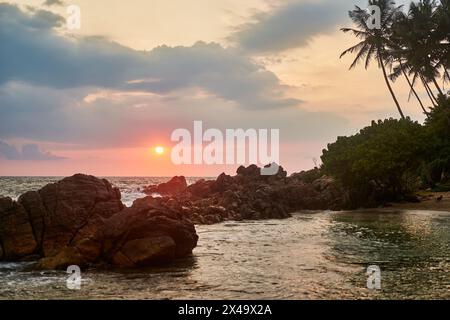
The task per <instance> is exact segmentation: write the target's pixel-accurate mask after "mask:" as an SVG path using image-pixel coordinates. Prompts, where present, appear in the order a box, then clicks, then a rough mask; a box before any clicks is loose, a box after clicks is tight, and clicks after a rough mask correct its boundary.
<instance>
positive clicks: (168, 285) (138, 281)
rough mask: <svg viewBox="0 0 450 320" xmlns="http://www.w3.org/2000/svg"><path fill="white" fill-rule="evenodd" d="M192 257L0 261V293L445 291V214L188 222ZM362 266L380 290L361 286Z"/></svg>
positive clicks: (448, 224) (429, 294)
mask: <svg viewBox="0 0 450 320" xmlns="http://www.w3.org/2000/svg"><path fill="white" fill-rule="evenodd" d="M197 232H198V234H199V236H200V239H199V243H198V247H197V248H196V249H195V250H194V254H193V256H192V257H190V258H187V259H183V260H181V261H178V262H176V263H174V264H173V265H171V266H168V267H164V268H150V269H146V270H139V271H136V270H135V271H133V270H128V271H121V272H118V271H115V272H114V271H94V270H82V278H83V281H82V284H81V289H80V290H69V289H67V287H66V279H67V276H68V275H67V274H66V273H64V272H55V271H52V272H26V271H24V268H26V266H27V265H25V264H0V298H2V299H17V298H21V299H36V298H44V299H47V298H48V299H54V298H61V299H80V298H81V299H355V298H356V299H366V298H377V299H385V298H398V299H437V298H442V299H445V298H446V299H449V298H450V213H446V212H426V211H401V212H399V211H391V212H389V211H360V212H318V213H311V212H304V213H296V214H294V215H293V217H292V218H290V219H286V220H266V221H247V222H226V223H221V224H217V225H212V226H197ZM369 265H378V266H379V267H380V268H381V286H382V289H381V290H369V289H367V287H366V280H367V278H366V275H365V271H366V268H367V266H369Z"/></svg>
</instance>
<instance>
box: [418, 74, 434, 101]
mask: <svg viewBox="0 0 450 320" xmlns="http://www.w3.org/2000/svg"><path fill="white" fill-rule="evenodd" d="M420 79H421V80H422V83H423V86H424V87H425V90H426V91H427V94H428V97H430V100H431V103H432V104H433V106H434V107H436V103H437V99H436V97H435V96H434V93H433V90H431V88H430V86H429V85H428V83H427V82H426V81H425V78H424V77H423V76H422V75H421V76H420Z"/></svg>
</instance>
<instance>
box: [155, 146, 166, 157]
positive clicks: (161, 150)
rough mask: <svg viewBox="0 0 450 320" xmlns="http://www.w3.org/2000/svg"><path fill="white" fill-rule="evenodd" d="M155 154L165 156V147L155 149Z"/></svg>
mask: <svg viewBox="0 0 450 320" xmlns="http://www.w3.org/2000/svg"><path fill="white" fill-rule="evenodd" d="M155 153H156V154H158V155H161V154H163V153H164V147H162V146H157V147H155Z"/></svg>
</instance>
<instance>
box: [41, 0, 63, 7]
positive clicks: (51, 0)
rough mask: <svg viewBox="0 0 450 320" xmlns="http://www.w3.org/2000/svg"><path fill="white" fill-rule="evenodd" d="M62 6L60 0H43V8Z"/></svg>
mask: <svg viewBox="0 0 450 320" xmlns="http://www.w3.org/2000/svg"><path fill="white" fill-rule="evenodd" d="M62 5H64V1H61V0H45V2H44V6H47V7H51V6H62Z"/></svg>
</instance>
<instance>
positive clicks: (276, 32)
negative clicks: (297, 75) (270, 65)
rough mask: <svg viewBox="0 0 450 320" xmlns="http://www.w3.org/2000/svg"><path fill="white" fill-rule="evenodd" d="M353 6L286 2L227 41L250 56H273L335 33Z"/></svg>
mask: <svg viewBox="0 0 450 320" xmlns="http://www.w3.org/2000/svg"><path fill="white" fill-rule="evenodd" d="M357 2H361V1H358V0H356V1H341V0H338V1H336V0H319V1H314V2H312V1H298V0H297V1H289V2H287V3H286V4H284V5H282V6H280V7H279V8H276V9H275V10H274V11H270V12H269V13H259V14H257V15H255V16H254V17H253V22H250V23H247V24H244V25H242V26H240V27H239V28H238V30H237V31H236V32H234V33H233V34H232V35H231V36H230V37H229V39H230V40H231V41H233V42H235V43H236V44H237V45H239V46H240V47H241V48H242V49H244V50H246V51H249V52H253V53H274V52H279V51H284V50H287V49H292V48H298V47H302V46H304V45H306V44H307V43H308V41H309V40H311V39H312V38H313V37H314V36H317V35H319V34H323V33H327V32H330V31H336V30H338V28H337V26H338V25H339V24H340V23H341V22H345V21H346V19H347V18H348V17H347V12H348V10H351V9H352V8H353V6H354V5H355V4H357Z"/></svg>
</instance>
